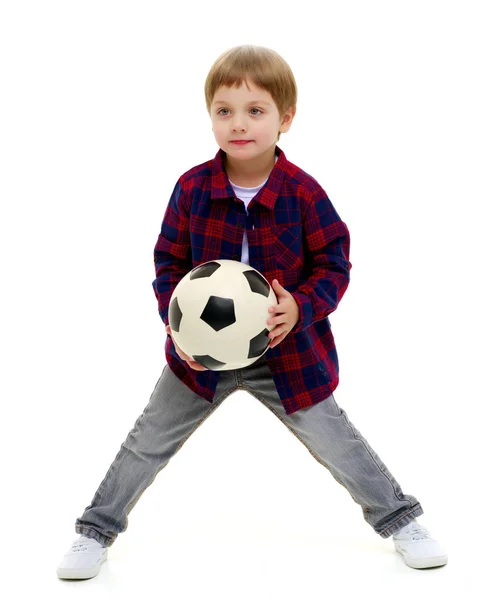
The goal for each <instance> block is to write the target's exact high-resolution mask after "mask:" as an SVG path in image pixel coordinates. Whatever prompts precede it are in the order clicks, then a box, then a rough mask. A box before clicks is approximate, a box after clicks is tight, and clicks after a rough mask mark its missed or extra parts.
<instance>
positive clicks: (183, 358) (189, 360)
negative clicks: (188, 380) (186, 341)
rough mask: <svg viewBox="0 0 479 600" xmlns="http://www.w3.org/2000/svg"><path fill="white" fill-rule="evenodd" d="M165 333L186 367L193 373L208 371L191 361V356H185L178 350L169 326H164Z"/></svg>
mask: <svg viewBox="0 0 479 600" xmlns="http://www.w3.org/2000/svg"><path fill="white" fill-rule="evenodd" d="M166 333H167V334H168V335H170V336H171V339H172V340H173V344H174V345H175V350H176V353H177V354H178V356H179V357H180V358H181V359H182V360H185V361H186V362H187V363H188V365H189V366H190V367H191V368H192V369H194V370H195V371H208V369H207V368H206V367H203V365H200V363H197V362H196V361H195V360H193V359H192V358H191V356H188V355H187V354H185V353H184V352H183V350H181V349H180V348H178V346H177V345H176V343H175V340H174V338H173V336H172V335H171V327H170V326H169V325H167V326H166Z"/></svg>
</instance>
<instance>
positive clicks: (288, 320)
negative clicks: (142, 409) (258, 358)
mask: <svg viewBox="0 0 479 600" xmlns="http://www.w3.org/2000/svg"><path fill="white" fill-rule="evenodd" d="M273 291H274V292H275V294H276V297H277V299H278V305H277V306H272V307H271V308H270V309H269V312H270V317H269V319H268V320H267V321H266V322H267V324H268V325H276V327H275V328H274V329H272V330H271V331H270V332H269V336H268V337H270V338H271V339H274V341H272V342H270V344H269V347H270V348H274V347H275V346H277V345H278V344H279V343H280V342H282V341H283V340H284V338H285V337H286V336H287V335H288V333H289V332H290V331H291V329H293V327H294V326H295V325H296V323H297V322H298V319H299V307H298V304H297V303H296V300H295V299H294V297H293V295H292V294H290V293H289V292H288V290H285V289H284V287H283V286H281V285H280V283H279V281H278V280H277V279H273Z"/></svg>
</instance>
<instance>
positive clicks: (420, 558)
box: [393, 520, 447, 569]
mask: <svg viewBox="0 0 479 600" xmlns="http://www.w3.org/2000/svg"><path fill="white" fill-rule="evenodd" d="M393 540H394V546H395V547H396V551H397V552H399V554H401V555H402V557H403V559H404V562H405V563H406V564H407V565H408V566H409V567H412V568H413V569H427V568H429V567H442V566H443V565H446V564H447V554H446V551H445V550H444V548H443V547H442V546H441V544H440V543H439V542H438V541H437V540H436V539H434V538H433V537H432V535H431V534H430V533H429V531H428V530H427V529H426V528H425V527H423V526H422V525H420V524H419V523H418V522H417V521H416V520H414V521H411V522H410V523H408V524H407V525H406V526H405V527H403V528H402V529H401V530H400V531H398V532H397V533H395V534H394V535H393Z"/></svg>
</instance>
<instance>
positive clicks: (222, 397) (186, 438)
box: [81, 377, 236, 545]
mask: <svg viewBox="0 0 479 600" xmlns="http://www.w3.org/2000/svg"><path fill="white" fill-rule="evenodd" d="M160 378H161V377H160ZM235 390H236V387H235V386H233V387H232V388H229V389H227V390H225V392H224V393H223V394H222V395H221V396H220V397H219V398H218V400H217V401H216V402H215V403H214V404H212V406H211V408H210V409H209V410H208V412H206V413H205V414H204V415H203V417H202V418H201V419H200V420H199V421H197V423H196V425H195V427H193V429H192V430H191V431H190V432H189V434H188V435H187V436H186V437H184V438H183V440H182V442H181V444H180V445H179V446H178V448H177V449H176V450H175V452H174V454H172V455H171V456H170V458H169V459H168V461H167V462H166V463H165V464H164V465H162V466H161V467H160V468H159V469H158V470H157V471H156V472H155V474H154V475H153V478H152V480H151V482H150V483H149V484H148V485H147V486H146V487H145V488H144V489H143V490H141V492H140V493H139V494H137V495H136V496H135V497H134V498H133V499H132V500H131V501H130V502H129V503H128V505H127V507H126V517H127V519H128V515H129V514H130V512H131V511H132V510H133V508H134V507H135V505H136V503H137V502H138V500H139V499H140V497H141V496H142V495H143V493H144V492H146V490H147V489H148V488H149V487H150V485H151V484H152V483H153V482H154V481H155V479H156V476H157V475H158V473H159V472H160V471H162V470H163V469H164V468H165V467H166V466H167V465H168V463H169V462H170V460H171V459H172V458H173V457H174V456H175V455H176V454H177V453H178V451H179V450H180V449H181V448H182V446H183V445H184V444H185V443H186V441H187V440H188V439H189V438H190V437H191V436H192V435H193V433H194V432H195V431H196V430H197V429H198V427H199V426H200V425H201V424H202V423H204V421H205V420H206V419H207V418H208V417H209V416H210V415H211V414H212V413H213V412H214V411H215V410H216V409H217V408H218V407H219V406H220V404H221V403H222V402H223V400H225V398H227V397H228V396H229V395H230V394H231V393H233V392H234V391H235ZM202 400H203V401H205V400H204V399H202ZM120 452H121V448H120V450H119V451H118V454H117V456H116V458H118V455H119V454H120ZM116 458H115V460H116ZM110 469H111V466H110ZM110 469H108V472H107V474H106V475H105V477H104V478H103V481H102V483H101V485H103V483H104V482H105V481H106V479H107V477H108V475H109V473H110ZM100 487H101V486H100ZM81 527H83V528H85V529H88V530H89V531H93V532H94V533H96V534H97V535H101V537H102V539H105V540H106V539H110V538H107V536H105V535H103V534H98V532H97V531H95V530H94V529H91V528H89V527H87V526H86V525H81ZM117 537H118V534H117V535H115V537H114V538H112V539H110V544H109V545H112V544H113V542H114V541H115V540H116V538H117ZM97 541H98V540H97Z"/></svg>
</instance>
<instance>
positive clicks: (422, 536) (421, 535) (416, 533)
mask: <svg viewBox="0 0 479 600" xmlns="http://www.w3.org/2000/svg"><path fill="white" fill-rule="evenodd" d="M404 533H408V534H411V539H413V540H426V539H430V538H431V534H430V533H429V531H428V530H427V529H426V528H425V527H423V526H422V525H416V524H414V525H411V528H410V529H406V531H405V532H404Z"/></svg>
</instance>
